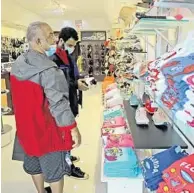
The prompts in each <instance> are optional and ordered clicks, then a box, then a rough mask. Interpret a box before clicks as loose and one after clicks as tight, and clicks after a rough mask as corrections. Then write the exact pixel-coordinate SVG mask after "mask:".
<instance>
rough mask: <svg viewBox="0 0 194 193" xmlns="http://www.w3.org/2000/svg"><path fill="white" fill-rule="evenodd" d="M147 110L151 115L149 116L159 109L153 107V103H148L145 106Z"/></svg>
mask: <svg viewBox="0 0 194 193" xmlns="http://www.w3.org/2000/svg"><path fill="white" fill-rule="evenodd" d="M145 110H146V111H147V112H148V113H149V114H152V115H153V114H154V113H155V112H156V110H157V108H155V107H152V101H147V102H146V104H145Z"/></svg>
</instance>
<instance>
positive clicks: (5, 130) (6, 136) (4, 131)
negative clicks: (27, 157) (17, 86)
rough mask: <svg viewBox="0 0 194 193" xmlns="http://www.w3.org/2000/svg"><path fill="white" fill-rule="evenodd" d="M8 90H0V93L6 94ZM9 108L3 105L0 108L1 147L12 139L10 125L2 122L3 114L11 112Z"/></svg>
mask: <svg viewBox="0 0 194 193" xmlns="http://www.w3.org/2000/svg"><path fill="white" fill-rule="evenodd" d="M8 93H9V90H1V95H4V94H6V95H7V94H8ZM11 111H12V110H11V108H9V107H5V108H1V148H3V147H6V146H7V145H9V144H10V143H11V141H12V136H11V131H12V126H10V125H8V124H3V117H2V116H3V115H7V114H9V113H10V112H11Z"/></svg>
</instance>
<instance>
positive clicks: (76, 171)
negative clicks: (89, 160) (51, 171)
mask: <svg viewBox="0 0 194 193" xmlns="http://www.w3.org/2000/svg"><path fill="white" fill-rule="evenodd" d="M71 172H72V173H71V176H69V177H70V178H74V179H77V180H88V179H89V175H88V174H86V173H85V172H83V171H82V170H81V169H80V168H78V167H75V166H74V165H72V168H71Z"/></svg>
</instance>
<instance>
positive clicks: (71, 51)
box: [65, 44, 75, 54]
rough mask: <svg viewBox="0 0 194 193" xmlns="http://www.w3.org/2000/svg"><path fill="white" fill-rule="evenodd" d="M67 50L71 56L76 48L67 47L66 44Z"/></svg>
mask: <svg viewBox="0 0 194 193" xmlns="http://www.w3.org/2000/svg"><path fill="white" fill-rule="evenodd" d="M65 50H67V51H68V53H69V54H72V53H73V51H74V50H75V47H69V46H67V45H66V44H65Z"/></svg>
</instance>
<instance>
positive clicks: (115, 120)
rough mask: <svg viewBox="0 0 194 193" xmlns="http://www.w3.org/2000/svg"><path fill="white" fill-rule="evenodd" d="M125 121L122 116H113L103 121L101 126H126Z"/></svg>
mask: <svg viewBox="0 0 194 193" xmlns="http://www.w3.org/2000/svg"><path fill="white" fill-rule="evenodd" d="M126 126H127V123H126V121H125V119H124V117H115V118H113V119H109V120H106V121H104V123H103V126H102V128H115V127H126Z"/></svg>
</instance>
